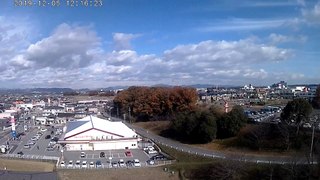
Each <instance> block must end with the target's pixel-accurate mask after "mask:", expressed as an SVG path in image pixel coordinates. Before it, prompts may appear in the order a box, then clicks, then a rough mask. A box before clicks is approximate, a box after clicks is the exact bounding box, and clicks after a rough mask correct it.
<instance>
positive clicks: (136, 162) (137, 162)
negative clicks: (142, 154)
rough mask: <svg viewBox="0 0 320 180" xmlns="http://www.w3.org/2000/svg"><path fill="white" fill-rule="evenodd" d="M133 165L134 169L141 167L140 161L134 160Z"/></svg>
mask: <svg viewBox="0 0 320 180" xmlns="http://www.w3.org/2000/svg"><path fill="white" fill-rule="evenodd" d="M133 165H134V167H141V164H140V161H139V159H134V160H133Z"/></svg>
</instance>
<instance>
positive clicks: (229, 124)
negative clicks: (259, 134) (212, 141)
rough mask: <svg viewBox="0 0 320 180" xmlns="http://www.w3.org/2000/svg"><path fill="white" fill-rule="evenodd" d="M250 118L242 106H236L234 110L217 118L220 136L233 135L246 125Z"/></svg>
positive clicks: (218, 134)
mask: <svg viewBox="0 0 320 180" xmlns="http://www.w3.org/2000/svg"><path fill="white" fill-rule="evenodd" d="M247 120H248V118H247V117H246V116H245V114H244V111H243V108H242V107H241V106H234V107H233V108H232V110H231V111H230V112H228V113H226V114H224V115H223V116H221V117H220V118H219V119H218V120H217V128H218V132H217V136H218V138H228V137H233V136H235V135H237V134H238V132H239V131H240V129H241V128H242V127H243V126H245V124H246V122H247Z"/></svg>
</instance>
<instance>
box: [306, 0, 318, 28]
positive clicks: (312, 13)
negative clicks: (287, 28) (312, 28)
mask: <svg viewBox="0 0 320 180" xmlns="http://www.w3.org/2000/svg"><path fill="white" fill-rule="evenodd" d="M302 16H303V18H304V19H305V21H306V22H307V23H309V24H320V2H318V3H317V4H315V5H314V6H313V8H312V9H306V8H305V9H303V10H302Z"/></svg>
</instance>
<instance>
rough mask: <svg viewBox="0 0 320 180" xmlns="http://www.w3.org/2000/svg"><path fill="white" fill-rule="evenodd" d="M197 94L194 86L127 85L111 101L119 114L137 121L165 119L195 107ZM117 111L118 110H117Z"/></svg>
mask: <svg viewBox="0 0 320 180" xmlns="http://www.w3.org/2000/svg"><path fill="white" fill-rule="evenodd" d="M197 99H198V96H197V92H196V90H195V89H194V88H185V87H174V88H163V87H151V88H149V87H135V86H133V87H129V88H128V89H127V90H124V91H122V92H120V93H118V94H117V96H116V97H115V98H114V100H113V102H114V105H115V107H116V108H117V111H119V114H124V113H125V114H128V113H129V109H130V115H131V116H132V117H135V118H136V119H137V120H139V121H149V120H153V119H165V118H167V117H168V116H171V115H173V114H174V113H177V112H178V113H179V112H190V111H192V110H194V109H195V106H196V102H197ZM117 113H118V112H117Z"/></svg>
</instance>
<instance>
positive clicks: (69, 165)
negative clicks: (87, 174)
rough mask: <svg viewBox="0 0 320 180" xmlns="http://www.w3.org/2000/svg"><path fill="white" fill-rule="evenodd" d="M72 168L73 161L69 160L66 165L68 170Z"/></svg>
mask: <svg viewBox="0 0 320 180" xmlns="http://www.w3.org/2000/svg"><path fill="white" fill-rule="evenodd" d="M72 167H73V161H72V160H70V161H69V163H68V168H72Z"/></svg>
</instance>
